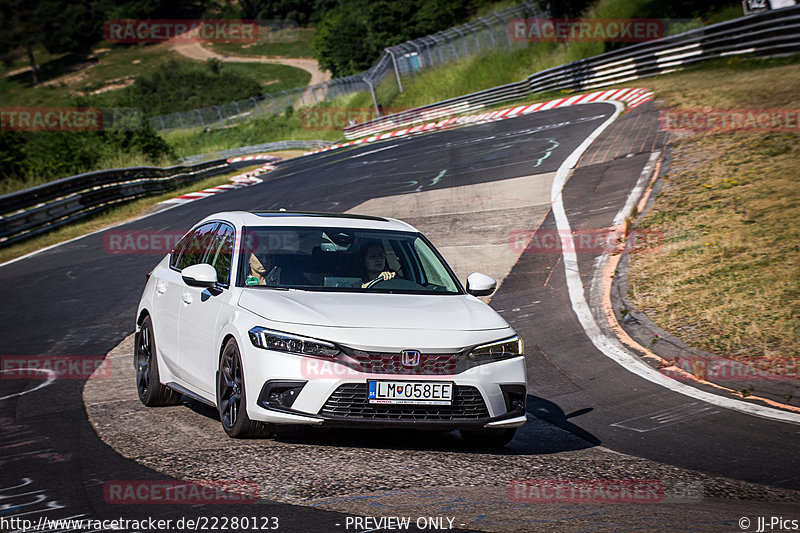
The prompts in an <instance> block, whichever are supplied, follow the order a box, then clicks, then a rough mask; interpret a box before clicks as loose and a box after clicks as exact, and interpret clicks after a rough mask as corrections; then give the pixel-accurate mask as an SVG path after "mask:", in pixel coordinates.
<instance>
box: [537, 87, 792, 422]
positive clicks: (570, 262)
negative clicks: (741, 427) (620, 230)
mask: <svg viewBox="0 0 800 533" xmlns="http://www.w3.org/2000/svg"><path fill="white" fill-rule="evenodd" d="M608 103H610V104H612V105H614V106H615V107H616V111H615V112H614V114H613V115H611V117H609V118H608V119H607V120H606V121H605V122H603V123H602V124H601V125H600V126H598V128H597V129H595V130H594V131H593V132H592V133H591V134H590V135H589V136H588V137H587V138H586V139H585V140H584V141H583V142H582V143H581V144H580V146H578V147H577V148H576V149H575V150H574V151H573V152H572V153H571V154H570V155H569V157H567V159H565V160H564V162H563V163H562V164H561V166H560V167H559V168H558V171H557V172H556V175H555V178H554V179H553V186H552V188H551V189H550V201H551V204H552V209H553V215H554V216H555V219H556V227H557V228H558V235H559V237H560V238H561V239H563V240H564V241H565V242H562V246H561V248H562V257H563V259H564V271H565V273H566V278H567V288H568V290H569V299H570V302H571V303H572V310H573V311H574V312H575V315H576V316H577V317H578V321H580V323H581V326H582V327H583V330H584V331H585V332H586V335H587V336H588V337H589V340H591V341H592V344H594V346H595V347H596V348H597V349H598V350H600V351H601V352H602V353H603V354H604V355H606V356H607V357H609V358H610V359H612V360H613V361H614V362H616V363H618V364H619V365H620V366H622V367H623V368H625V369H626V370H629V371H630V372H633V373H634V374H636V375H638V376H639V377H641V378H644V379H646V380H648V381H650V382H652V383H655V384H656V385H660V386H662V387H665V388H667V389H669V390H671V391H673V392H677V393H678V394H683V395H684V396H689V397H690V398H695V399H697V400H701V401H704V402H706V403H709V404H712V405H716V406H718V407H724V408H726V409H732V410H734V411H738V412H740V413H745V414H749V415H755V416H759V417H762V418H768V419H771V420H777V421H780V422H790V423H792V424H800V415H798V414H796V413H789V412H786V411H781V410H779V409H773V408H771V407H764V406H761V405H758V404H752V403H746V402H743V401H740V400H736V399H733V398H726V397H724V396H718V395H716V394H712V393H709V392H705V391H702V390H700V389H696V388H694V387H692V386H690V385H687V384H685V383H681V382H679V381H676V380H674V379H671V378H669V377H667V376H665V375H663V374H661V373H660V372H658V371H657V370H655V369H654V368H652V367H650V366H648V365H647V364H646V363H645V362H644V361H642V360H641V359H640V358H639V357H637V356H636V355H635V354H632V353H630V352H628V351H627V350H626V349H625V347H624V346H623V345H622V343H620V342H619V340H618V339H617V338H616V337H610V336H607V335H605V334H604V333H603V332H602V331H601V329H600V327H599V326H598V325H597V322H596V321H595V319H594V315H593V314H592V312H591V310H590V309H589V304H588V303H587V302H586V296H585V295H584V292H583V282H582V281H581V277H580V272H579V270H578V256H577V254H576V253H575V252H574V251H568V250H575V247H574V245H573V242H572V234H571V228H570V225H569V219H568V218H567V213H566V211H565V210H564V201H563V196H562V189H563V187H564V184H565V183H566V181H567V177H568V176H569V174H570V171H571V170H572V168H573V167H574V166H575V165H576V164H577V163H578V159H579V158H580V156H581V155H582V154H583V152H585V151H586V149H587V148H589V146H590V145H591V144H592V142H594V140H595V139H596V138H597V137H598V136H599V135H600V134H601V133H603V131H604V130H605V129H606V128H607V127H608V126H609V125H610V124H611V123H612V122H614V120H616V118H617V117H618V116H619V115H620V114H621V113H622V110H623V108H624V106H623V104H621V103H619V102H616V101H610V102H608ZM639 192H641V191H639V190H638V188H635V189H634V191H632V192H631V194H634V193H639ZM628 203H630V199H629V202H626V203H625V206H626V207H627V206H628ZM631 205H632V204H631ZM626 207H623V210H624V209H626ZM623 219H624V217H623Z"/></svg>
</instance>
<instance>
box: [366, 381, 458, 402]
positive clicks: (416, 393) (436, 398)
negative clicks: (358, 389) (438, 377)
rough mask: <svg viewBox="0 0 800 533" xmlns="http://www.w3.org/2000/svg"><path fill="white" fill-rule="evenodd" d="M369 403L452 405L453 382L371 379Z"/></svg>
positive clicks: (368, 385)
mask: <svg viewBox="0 0 800 533" xmlns="http://www.w3.org/2000/svg"><path fill="white" fill-rule="evenodd" d="M367 390H368V392H367V398H368V399H369V403H383V404H423V405H450V404H451V403H452V401H453V384H452V383H450V382H446V381H369V382H368V383H367Z"/></svg>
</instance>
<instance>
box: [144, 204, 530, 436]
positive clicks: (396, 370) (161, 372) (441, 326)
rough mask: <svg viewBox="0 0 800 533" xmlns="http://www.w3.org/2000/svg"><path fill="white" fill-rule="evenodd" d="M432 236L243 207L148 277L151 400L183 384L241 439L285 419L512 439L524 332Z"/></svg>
mask: <svg viewBox="0 0 800 533" xmlns="http://www.w3.org/2000/svg"><path fill="white" fill-rule="evenodd" d="M495 286H496V282H495V281H494V280H493V279H492V278H490V277H488V276H485V275H483V274H478V273H476V274H471V275H470V276H469V277H468V278H467V283H466V290H465V288H464V287H463V286H462V285H461V283H459V280H458V279H457V278H456V276H455V275H454V274H453V271H452V270H451V269H450V267H449V266H448V265H447V263H446V262H445V261H444V259H443V258H442V256H441V255H440V254H439V252H437V251H436V249H435V248H434V247H433V245H431V243H430V242H429V241H428V240H427V239H426V238H425V237H424V236H423V235H422V234H421V233H420V232H419V231H417V230H416V229H414V228H413V227H411V226H410V225H408V224H406V223H404V222H401V221H398V220H394V219H389V218H380V217H370V216H357V215H336V214H329V213H291V212H285V211H280V212H258V213H248V212H227V213H218V214H215V215H212V216H209V217H207V218H205V219H204V220H202V221H201V222H199V223H198V224H197V225H196V226H195V227H194V228H193V229H192V230H191V231H189V232H188V233H187V234H186V235H185V236H184V237H183V238H182V239H181V240H180V241H179V242H178V244H177V245H176V246H175V249H174V250H173V251H172V252H171V253H170V254H169V255H168V256H166V257H165V258H164V259H163V260H162V261H161V262H160V263H159V264H158V265H157V266H156V267H155V268H154V269H153V271H152V272H151V273H150V274H149V275H148V281H147V284H146V286H145V289H144V293H143V294H142V298H141V301H140V303H139V308H138V311H137V315H136V316H137V319H136V352H135V355H134V365H135V367H136V387H137V389H138V392H139V398H140V399H141V400H142V402H143V403H144V404H145V405H148V406H154V405H166V404H175V403H179V402H180V400H181V395H185V396H187V397H189V398H192V399H194V400H197V401H200V402H204V403H207V404H209V405H211V406H214V407H216V408H217V409H218V410H219V413H220V418H221V421H222V427H223V428H224V430H225V432H226V433H227V434H228V435H230V436H231V437H244V436H248V435H254V434H262V433H268V432H269V431H270V430H274V429H275V428H276V427H277V426H278V425H293V426H297V425H314V426H320V427H365V428H392V427H402V428H413V429H435V430H454V429H458V430H460V433H461V435H462V437H463V438H464V439H465V440H467V441H470V442H473V443H477V444H480V445H498V446H500V445H504V444H506V443H507V442H508V441H509V440H511V438H512V437H513V436H514V432H515V431H516V428H517V427H519V426H521V425H523V424H524V423H525V420H526V417H525V400H526V394H527V393H526V381H525V362H524V357H523V347H522V340H521V339H520V338H519V337H518V336H517V334H516V332H515V331H514V330H513V329H512V328H511V327H510V326H509V325H508V323H506V321H505V320H503V319H502V318H501V317H500V316H499V315H498V314H497V313H496V312H495V311H494V310H492V309H491V308H490V307H489V306H488V305H486V304H485V303H483V302H482V301H480V300H479V299H478V298H476V296H486V295H489V294H491V293H492V292H493V291H494V289H495Z"/></svg>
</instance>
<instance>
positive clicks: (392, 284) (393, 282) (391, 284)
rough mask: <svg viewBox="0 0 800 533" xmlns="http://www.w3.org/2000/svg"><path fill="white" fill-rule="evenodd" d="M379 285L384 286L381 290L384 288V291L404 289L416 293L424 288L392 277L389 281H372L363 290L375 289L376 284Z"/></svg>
mask: <svg viewBox="0 0 800 533" xmlns="http://www.w3.org/2000/svg"><path fill="white" fill-rule="evenodd" d="M381 283H383V284H384V286H383V287H382V288H386V289H399V290H404V289H405V290H417V291H418V290H420V289H421V288H424V287H423V286H422V285H420V284H419V283H415V282H413V281H411V280H408V279H404V278H398V277H394V278H391V279H383V278H377V279H373V280H372V281H370V282H369V283H368V284H367V286H366V287H364V288H365V289H369V288H372V287H375V286H377V285H378V284H381Z"/></svg>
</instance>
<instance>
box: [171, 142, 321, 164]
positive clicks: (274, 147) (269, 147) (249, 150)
mask: <svg viewBox="0 0 800 533" xmlns="http://www.w3.org/2000/svg"><path fill="white" fill-rule="evenodd" d="M332 144H333V142H331V141H319V140H310V141H306V140H300V141H276V142H271V143H264V144H254V145H252V146H243V147H242V148H231V149H230V150H220V151H219V152H213V153H211V154H200V155H192V156H189V157H184V158H183V159H182V160H181V162H182V163H185V164H190V163H197V162H200V161H203V160H205V159H221V158H226V159H227V158H229V157H238V156H242V155H250V154H257V153H259V152H275V151H279V150H317V149H319V148H325V147H326V146H330V145H332Z"/></svg>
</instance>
